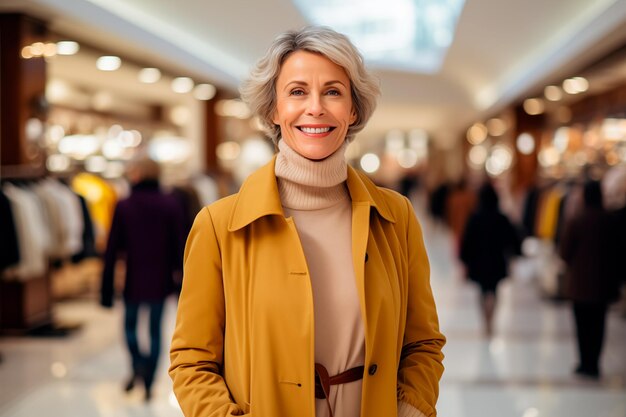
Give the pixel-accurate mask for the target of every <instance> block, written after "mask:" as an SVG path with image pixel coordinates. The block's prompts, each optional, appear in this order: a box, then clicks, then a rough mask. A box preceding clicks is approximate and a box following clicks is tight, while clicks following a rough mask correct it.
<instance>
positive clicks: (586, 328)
mask: <svg viewBox="0 0 626 417" xmlns="http://www.w3.org/2000/svg"><path fill="white" fill-rule="evenodd" d="M583 200H584V208H583V209H582V212H581V213H580V214H579V215H577V216H576V217H574V218H573V219H572V220H571V221H569V222H568V224H566V225H565V232H564V234H563V237H562V239H561V245H560V248H559V252H560V255H561V258H563V260H564V261H565V263H566V265H567V271H566V275H565V291H566V296H567V297H568V298H569V299H570V300H572V302H573V310H574V318H575V322H576V336H577V340H578V352H579V360H580V363H579V364H578V367H577V368H576V370H575V372H576V373H577V374H579V375H581V376H586V377H591V378H598V377H599V376H600V368H599V362H600V355H601V353H602V345H603V341H604V326H605V321H606V312H607V307H608V305H609V303H610V302H612V301H615V300H616V299H617V298H618V296H619V294H618V293H619V291H618V288H619V286H618V282H617V279H615V278H616V276H615V274H614V273H612V268H611V264H612V263H613V260H612V259H611V256H610V255H611V253H612V250H613V249H614V248H613V247H612V246H611V245H610V242H611V230H610V224H611V222H610V219H609V216H608V214H607V212H606V211H605V210H604V209H603V206H602V190H601V188H600V183H599V182H597V181H590V182H588V183H587V184H585V188H584V191H583Z"/></svg>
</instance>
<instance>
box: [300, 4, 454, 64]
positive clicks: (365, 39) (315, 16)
mask: <svg viewBox="0 0 626 417" xmlns="http://www.w3.org/2000/svg"><path fill="white" fill-rule="evenodd" d="M293 1H294V3H295V4H296V6H297V7H298V9H299V10H300V11H301V13H302V14H303V15H304V17H305V18H306V19H307V20H308V21H309V22H310V23H312V24H317V25H324V26H330V27H332V28H333V29H335V30H337V31H339V32H341V33H344V34H346V35H348V37H349V38H350V39H351V40H352V41H353V42H354V43H355V45H356V46H357V48H359V50H360V51H361V53H362V54H363V55H364V57H365V60H366V61H367V62H368V63H369V64H371V65H373V66H376V67H379V68H383V69H400V70H407V71H416V72H423V73H436V72H437V71H439V68H440V67H441V64H442V63H443V58H444V56H445V54H446V51H447V50H448V48H449V47H450V45H451V44H452V39H453V38H454V30H455V28H456V23H457V20H458V17H459V15H460V14H461V10H462V9H463V4H464V3H465V0H382V1H381V0H317V1H311V0H293Z"/></svg>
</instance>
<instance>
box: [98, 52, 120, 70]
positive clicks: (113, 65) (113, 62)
mask: <svg viewBox="0 0 626 417" xmlns="http://www.w3.org/2000/svg"><path fill="white" fill-rule="evenodd" d="M121 65H122V60H121V59H120V58H119V57H117V56H112V55H105V56H101V57H100V58H98V60H97V61H96V68H98V69H99V70H100V71H115V70H118V69H119V68H120V66H121Z"/></svg>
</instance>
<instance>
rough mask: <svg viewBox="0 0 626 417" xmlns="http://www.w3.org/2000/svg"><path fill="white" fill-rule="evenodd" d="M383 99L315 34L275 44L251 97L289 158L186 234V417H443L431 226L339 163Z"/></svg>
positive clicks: (331, 42)
mask: <svg viewBox="0 0 626 417" xmlns="http://www.w3.org/2000/svg"><path fill="white" fill-rule="evenodd" d="M378 92H379V90H378V86H377V83H376V82H375V80H374V79H373V78H372V76H371V75H370V74H368V73H367V72H366V70H365V68H364V66H363V60H362V58H361V56H360V54H359V53H358V51H357V50H356V48H355V47H354V46H353V45H352V44H351V43H350V41H349V40H348V39H347V38H346V37H345V36H343V35H341V34H338V33H336V32H334V31H333V30H331V29H327V28H318V27H309V28H305V29H303V30H300V31H293V32H287V33H284V34H283V35H281V36H279V37H278V38H276V39H275V41H274V43H273V44H272V46H271V48H270V49H269V51H268V52H267V54H266V56H265V57H263V58H262V59H261V60H260V61H258V63H257V66H256V68H255V69H254V70H253V72H252V75H251V77H250V79H249V80H248V81H247V82H246V83H244V85H243V86H242V96H243V97H244V99H245V100H246V101H248V103H249V104H250V106H251V108H252V109H253V110H254V111H255V113H256V114H257V115H259V117H260V119H261V120H262V122H263V123H264V125H265V127H266V129H267V132H268V134H269V136H270V137H271V138H272V139H273V140H274V142H275V143H276V144H277V146H278V148H279V152H278V154H277V155H276V156H275V157H274V159H273V160H272V161H271V162H270V163H269V164H268V165H266V166H265V167H263V168H261V169H259V170H258V171H256V172H255V173H253V174H252V175H251V176H250V177H249V178H248V179H247V180H246V181H245V182H244V184H243V185H242V187H241V189H240V191H239V193H238V194H235V195H233V196H230V197H227V198H225V199H222V200H220V201H218V202H216V203H214V204H212V205H210V206H208V207H206V208H205V209H203V210H202V212H201V213H200V214H199V215H198V217H197V218H196V221H195V223H194V226H193V228H192V231H191V233H190V235H189V238H188V242H187V247H186V251H185V272H184V274H185V275H184V280H183V282H184V283H183V289H182V293H181V297H180V304H179V310H178V317H177V324H176V330H175V332H174V336H173V340H172V348H171V362H172V363H171V367H170V375H171V377H172V379H173V382H174V391H175V393H176V395H177V397H178V400H179V403H180V405H181V407H182V410H183V412H184V413H185V415H186V416H188V417H191V416H230V415H241V414H244V415H253V416H267V417H269V416H272V417H278V416H305V417H313V416H333V415H334V416H335V417H344V416H345V417H353V416H359V415H361V416H372V417H374V416H376V417H379V416H391V415H393V416H395V415H401V416H423V415H426V416H434V415H436V411H435V404H436V401H437V395H438V383H439V379H440V377H441V374H442V372H443V366H442V359H443V355H442V353H441V348H442V346H443V345H444V343H445V339H444V337H443V335H442V334H441V333H440V332H439V329H438V319H437V313H436V310H435V304H434V301H433V297H432V292H431V289H430V284H429V264H428V259H427V256H426V250H425V248H424V243H423V241H422V234H421V229H420V226H419V224H418V222H417V220H416V218H415V216H414V213H413V209H412V207H411V205H410V203H409V201H408V200H407V199H406V198H404V197H402V196H400V195H399V194H396V193H394V192H391V191H389V190H385V189H382V188H377V187H376V186H375V185H374V184H373V183H372V182H371V181H370V180H368V179H367V178H366V177H365V176H364V175H361V174H359V173H357V172H356V171H354V170H353V169H352V168H350V167H348V166H347V164H346V161H345V157H344V152H345V149H346V146H347V144H348V142H349V141H350V140H351V139H352V138H353V137H354V135H355V134H356V133H357V132H358V131H360V130H361V129H362V128H363V127H364V126H365V124H366V122H367V120H368V119H369V117H370V115H371V114H372V111H373V109H374V107H375V100H376V96H377V95H378ZM316 381H317V383H316ZM320 381H321V382H320Z"/></svg>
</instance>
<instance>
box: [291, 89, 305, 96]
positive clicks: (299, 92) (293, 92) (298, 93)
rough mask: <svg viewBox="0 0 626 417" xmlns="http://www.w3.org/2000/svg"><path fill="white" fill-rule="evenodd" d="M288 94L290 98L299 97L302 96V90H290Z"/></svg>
mask: <svg viewBox="0 0 626 417" xmlns="http://www.w3.org/2000/svg"><path fill="white" fill-rule="evenodd" d="M289 94H290V95H292V96H301V95H303V94H304V90H291V92H290V93H289Z"/></svg>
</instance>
